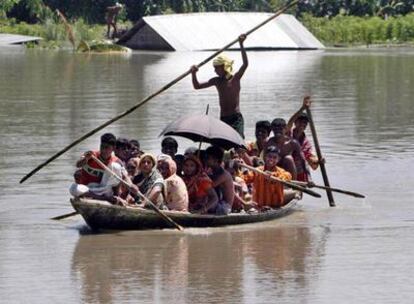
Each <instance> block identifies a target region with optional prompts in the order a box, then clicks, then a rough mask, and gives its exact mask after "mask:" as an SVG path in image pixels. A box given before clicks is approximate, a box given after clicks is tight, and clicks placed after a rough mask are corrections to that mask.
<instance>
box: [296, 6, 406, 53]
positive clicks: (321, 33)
mask: <svg viewBox="0 0 414 304" xmlns="http://www.w3.org/2000/svg"><path fill="white" fill-rule="evenodd" d="M302 21H303V23H304V25H305V26H306V27H307V28H308V29H309V30H310V31H311V32H312V33H313V34H314V35H315V36H316V37H317V38H318V39H320V40H321V41H322V42H323V43H325V44H327V45H361V44H365V45H370V44H384V43H386V44H399V43H410V42H414V13H411V14H409V15H406V16H401V17H389V18H387V19H386V20H384V19H382V18H380V17H354V16H339V15H338V16H335V17H333V18H331V19H328V18H321V17H319V18H316V17H312V16H310V15H305V16H303V18H302Z"/></svg>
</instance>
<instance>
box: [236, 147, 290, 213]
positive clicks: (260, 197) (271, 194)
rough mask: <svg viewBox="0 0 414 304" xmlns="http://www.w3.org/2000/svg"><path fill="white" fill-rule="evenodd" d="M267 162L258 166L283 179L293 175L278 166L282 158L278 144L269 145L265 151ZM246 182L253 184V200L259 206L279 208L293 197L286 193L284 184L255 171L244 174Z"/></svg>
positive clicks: (287, 179) (260, 207)
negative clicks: (286, 195)
mask: <svg viewBox="0 0 414 304" xmlns="http://www.w3.org/2000/svg"><path fill="white" fill-rule="evenodd" d="M264 157H265V164H264V166H260V167H258V169H259V170H261V171H264V173H269V174H270V175H271V176H274V177H277V178H279V179H281V180H286V181H289V180H291V179H292V175H291V174H290V173H289V172H287V171H285V170H284V169H282V168H280V167H278V166H277V163H278V162H279V160H280V151H279V149H278V148H277V147H276V146H269V147H267V148H266V151H265V156H264ZM244 180H245V181H246V183H248V184H249V183H251V184H253V201H254V202H255V203H256V204H257V206H258V208H259V209H260V210H261V209H265V208H266V207H267V208H269V207H270V208H279V207H282V206H283V205H285V202H287V201H289V200H290V199H291V197H290V196H289V197H286V198H285V195H284V190H283V184H282V183H280V182H278V181H273V180H271V179H270V178H268V177H267V176H266V174H260V173H258V172H255V171H251V172H249V173H247V174H246V175H244Z"/></svg>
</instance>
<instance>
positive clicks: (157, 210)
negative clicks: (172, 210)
mask: <svg viewBox="0 0 414 304" xmlns="http://www.w3.org/2000/svg"><path fill="white" fill-rule="evenodd" d="M91 158H92V159H93V160H94V161H96V162H97V163H98V165H99V166H101V167H102V168H103V169H105V171H106V172H108V173H109V174H111V175H112V176H113V177H115V178H116V179H117V180H119V181H120V182H121V183H122V184H124V185H125V186H127V187H128V189H131V187H132V185H131V184H129V183H128V182H126V181H124V180H123V179H122V178H120V177H119V176H118V175H116V174H115V173H114V172H113V171H112V170H111V169H109V168H108V167H107V166H106V165H105V164H104V163H103V162H101V161H100V160H99V159H98V158H97V157H95V156H94V155H92V156H91ZM138 196H139V197H141V198H142V199H143V200H144V202H145V203H146V204H148V205H149V206H150V207H151V208H152V209H153V210H154V211H155V212H156V213H157V214H158V215H159V216H161V217H162V218H163V219H164V220H165V221H166V222H168V223H169V224H171V225H173V226H174V227H175V228H177V229H178V230H180V231H183V230H184V228H183V227H181V226H180V225H178V224H177V223H176V222H175V221H174V220H173V219H172V218H170V217H169V216H168V215H166V214H165V213H163V212H162V211H161V210H160V209H158V207H157V206H155V205H154V203H153V202H151V201H150V200H149V199H148V198H147V197H146V196H145V195H144V194H142V193H141V192H139V191H138Z"/></svg>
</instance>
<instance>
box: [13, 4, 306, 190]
mask: <svg viewBox="0 0 414 304" xmlns="http://www.w3.org/2000/svg"><path fill="white" fill-rule="evenodd" d="M297 3H298V0H294V1H291V2H290V3H288V4H286V5H285V6H284V7H283V8H281V9H280V10H278V11H277V12H276V13H275V14H274V15H272V16H270V17H269V18H267V19H266V20H264V21H263V22H261V23H259V24H258V25H256V26H255V27H254V28H252V29H251V30H249V31H248V32H246V33H245V35H246V36H248V35H250V34H251V33H253V32H254V31H256V30H257V29H259V28H261V27H262V26H263V25H265V24H266V23H269V22H270V21H272V20H273V19H275V18H276V17H278V16H279V15H281V14H283V13H284V12H285V11H286V10H288V9H289V8H291V7H293V6H294V5H296V4H297ZM238 41H239V38H238V37H237V39H235V40H233V41H232V42H230V43H229V44H227V45H226V46H224V47H223V48H221V49H220V50H218V51H216V52H215V53H213V54H212V55H211V56H209V57H207V58H206V59H204V60H203V61H202V62H200V63H199V64H197V65H196V66H197V68H200V67H201V66H203V65H205V64H206V63H207V62H209V61H210V60H211V59H213V58H214V57H216V56H217V55H218V54H220V53H221V52H223V51H224V50H226V49H228V48H229V47H230V46H232V45H233V44H235V43H236V42H238ZM189 74H191V71H190V70H188V71H186V72H184V73H183V74H181V75H180V76H178V77H177V78H175V79H174V80H172V81H171V82H169V83H168V84H166V85H165V86H163V87H162V88H161V89H159V90H158V91H156V92H155V93H153V94H151V95H149V96H147V97H146V98H144V99H143V100H141V101H140V102H138V103H137V104H135V105H134V106H133V107H131V108H130V109H128V110H126V111H125V112H123V113H121V114H119V115H117V116H115V117H114V118H112V119H110V120H108V121H106V122H105V123H103V124H102V125H100V126H99V127H97V128H95V129H93V130H92V131H89V132H87V133H85V134H84V135H82V136H81V137H79V138H78V139H76V140H75V141H74V142H72V143H71V144H69V145H68V146H66V147H65V148H63V149H62V150H60V151H59V152H57V153H56V154H54V155H53V156H51V157H50V158H49V159H47V160H46V161H44V162H43V163H41V164H40V165H38V166H37V167H36V168H34V169H33V170H32V171H30V172H29V173H28V174H26V175H25V176H24V177H23V178H22V179H21V180H20V183H23V182H24V181H25V180H27V179H28V178H30V177H31V176H32V175H33V174H35V173H36V172H37V171H39V170H40V169H42V168H43V167H45V166H46V165H47V164H49V163H50V162H52V161H54V160H55V159H56V158H58V157H59V156H61V155H62V154H63V153H65V152H66V151H68V150H69V149H71V148H72V147H74V146H76V145H77V144H78V143H80V142H82V141H84V140H85V139H87V138H89V137H90V136H92V135H93V134H95V133H97V132H98V131H100V130H102V129H103V128H105V127H107V126H109V125H110V124H112V123H113V122H115V121H117V120H119V119H121V118H122V117H124V116H127V115H128V114H130V113H132V112H134V111H135V110H136V109H138V108H139V107H141V106H143V105H144V104H146V103H147V102H148V101H150V100H151V99H153V98H154V97H155V96H157V95H159V94H161V93H162V92H164V91H166V90H167V89H169V88H170V87H172V86H173V85H175V84H176V83H177V82H179V81H180V80H182V79H183V78H185V77H186V76H188V75H189Z"/></svg>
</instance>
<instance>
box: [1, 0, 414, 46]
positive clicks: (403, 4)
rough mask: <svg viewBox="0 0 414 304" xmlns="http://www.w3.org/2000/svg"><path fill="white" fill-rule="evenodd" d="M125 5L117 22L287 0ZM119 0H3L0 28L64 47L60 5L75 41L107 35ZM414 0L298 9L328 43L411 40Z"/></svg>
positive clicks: (330, 0)
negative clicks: (112, 10)
mask: <svg viewBox="0 0 414 304" xmlns="http://www.w3.org/2000/svg"><path fill="white" fill-rule="evenodd" d="M118 1H119V2H120V3H122V4H124V5H125V8H124V9H123V10H122V11H121V14H120V16H118V21H122V22H126V23H124V26H122V25H121V26H119V27H120V28H122V27H124V28H125V26H126V25H129V26H130V25H131V24H132V23H134V22H135V21H137V20H138V19H139V18H141V17H143V16H146V15H155V14H171V13H190V12H206V11H267V12H273V11H275V10H276V9H277V8H279V7H281V6H282V5H284V4H286V3H288V2H289V1H288V0H140V1H137V0H118ZM115 2H116V0H83V1H73V0H0V32H8V33H19V34H25V35H33V36H40V37H42V38H44V42H42V45H43V46H47V47H62V46H63V45H65V44H68V42H65V40H66V37H67V33H68V29H67V28H66V29H65V26H64V25H63V24H62V23H61V20H59V19H58V17H57V15H56V13H55V11H56V10H57V9H58V10H59V11H61V12H62V13H63V14H64V15H65V16H66V17H67V19H68V22H69V23H70V25H71V26H72V27H73V32H74V36H75V40H76V42H77V43H79V42H80V40H84V41H89V42H90V41H92V40H100V39H103V38H104V35H105V30H106V29H105V26H104V24H105V11H106V7H108V6H112V5H114V4H115ZM413 11H414V0H306V1H303V0H302V1H299V4H298V5H296V7H295V8H292V9H291V10H290V11H289V13H291V14H295V15H296V17H297V18H299V19H300V20H302V21H303V22H304V24H305V25H306V26H307V27H308V29H309V30H310V31H311V32H312V33H314V34H315V36H316V37H317V38H319V39H320V40H321V41H323V42H324V43H325V44H327V45H337V44H341V45H360V44H366V45H369V44H375V43H380V44H383V43H387V44H390V43H407V42H412V41H413V36H414V17H413Z"/></svg>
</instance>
